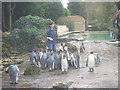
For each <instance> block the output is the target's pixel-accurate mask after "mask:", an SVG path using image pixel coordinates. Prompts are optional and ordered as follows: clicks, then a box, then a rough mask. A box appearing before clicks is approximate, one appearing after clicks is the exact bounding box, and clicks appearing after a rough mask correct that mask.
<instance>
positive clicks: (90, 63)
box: [86, 51, 95, 72]
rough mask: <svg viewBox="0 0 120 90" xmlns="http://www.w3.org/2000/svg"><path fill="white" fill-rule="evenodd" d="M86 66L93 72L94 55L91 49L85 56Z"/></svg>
mask: <svg viewBox="0 0 120 90" xmlns="http://www.w3.org/2000/svg"><path fill="white" fill-rule="evenodd" d="M86 66H88V67H89V72H94V68H95V56H94V53H93V51H91V52H90V54H89V56H88V58H87V62H86Z"/></svg>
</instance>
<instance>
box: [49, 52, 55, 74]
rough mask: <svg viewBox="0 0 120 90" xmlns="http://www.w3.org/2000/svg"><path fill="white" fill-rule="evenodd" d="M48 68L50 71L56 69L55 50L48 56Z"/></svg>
mask: <svg viewBox="0 0 120 90" xmlns="http://www.w3.org/2000/svg"><path fill="white" fill-rule="evenodd" d="M47 61H48V68H49V71H50V72H51V71H53V70H54V65H55V64H54V62H55V60H54V54H53V51H52V52H51V55H50V57H49V58H48V60H47Z"/></svg>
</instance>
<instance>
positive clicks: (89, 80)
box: [0, 41, 118, 88]
mask: <svg viewBox="0 0 120 90" xmlns="http://www.w3.org/2000/svg"><path fill="white" fill-rule="evenodd" d="M83 42H84V44H85V48H86V49H85V52H84V53H80V56H81V60H80V66H81V68H80V69H75V68H73V67H72V68H70V69H69V70H68V72H67V73H66V74H62V73H61V70H55V71H54V72H49V70H48V69H46V70H41V71H40V75H30V76H24V75H23V72H24V69H25V68H26V67H27V66H28V65H29V59H28V56H26V57H24V58H23V60H24V61H25V62H24V63H22V64H20V65H18V67H19V68H20V72H21V75H20V77H19V81H18V82H19V84H17V85H10V84H9V82H10V81H9V76H8V74H6V73H3V74H2V80H3V81H2V87H3V88H16V87H17V88H49V87H51V86H52V85H53V84H55V83H56V82H62V83H67V82H71V83H72V87H74V88H118V47H117V46H116V45H113V44H107V43H106V42H107V41H97V42H95V41H83ZM70 43H72V44H74V45H76V46H77V47H78V49H79V47H80V45H81V41H72V42H70ZM90 50H93V51H94V52H97V53H98V55H99V57H100V60H101V63H100V64H99V65H97V66H96V67H95V72H94V73H92V72H88V67H86V66H85V60H86V57H87V56H88V54H89V52H90ZM0 78H1V77H0Z"/></svg>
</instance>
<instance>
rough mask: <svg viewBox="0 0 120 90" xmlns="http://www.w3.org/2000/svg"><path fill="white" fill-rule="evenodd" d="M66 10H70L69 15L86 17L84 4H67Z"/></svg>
mask: <svg viewBox="0 0 120 90" xmlns="http://www.w3.org/2000/svg"><path fill="white" fill-rule="evenodd" d="M68 9H69V10H70V12H71V15H80V16H82V17H84V18H85V17H86V13H85V3H84V2H69V3H68Z"/></svg>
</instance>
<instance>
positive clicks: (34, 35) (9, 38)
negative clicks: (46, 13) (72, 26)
mask: <svg viewBox="0 0 120 90" xmlns="http://www.w3.org/2000/svg"><path fill="white" fill-rule="evenodd" d="M51 21H52V20H51V19H43V18H41V17H38V16H31V15H28V16H23V17H21V18H20V19H19V20H17V21H15V23H14V24H13V27H12V30H11V31H10V32H9V35H6V37H5V38H3V42H4V43H5V45H4V46H3V47H4V50H3V55H4V56H5V55H6V54H7V55H6V56H7V57H9V56H10V53H11V51H14V49H15V50H17V51H18V52H19V53H25V52H27V51H29V50H33V49H36V48H41V47H45V45H46V38H45V36H46V30H47V29H48V28H49V22H51ZM55 28H56V29H57V25H56V24H55ZM11 47H12V48H11ZM11 49H12V50H11ZM8 50H9V51H8Z"/></svg>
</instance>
